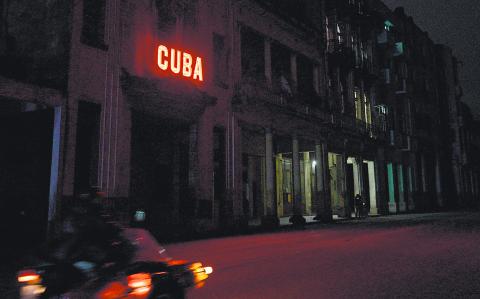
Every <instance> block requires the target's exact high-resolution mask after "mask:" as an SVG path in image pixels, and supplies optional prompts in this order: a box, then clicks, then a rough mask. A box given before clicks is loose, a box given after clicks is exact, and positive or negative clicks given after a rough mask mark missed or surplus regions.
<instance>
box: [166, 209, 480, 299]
mask: <svg viewBox="0 0 480 299" xmlns="http://www.w3.org/2000/svg"><path fill="white" fill-rule="evenodd" d="M479 245H480V215H479V214H472V213H470V214H462V213H444V214H441V213H440V214H417V215H397V216H388V217H377V218H372V219H364V220H360V221H348V222H343V223H336V224H332V225H311V226H307V228H306V229H305V230H302V231H293V230H292V231H283V232H278V233H267V234H257V235H250V236H240V237H230V238H221V239H211V240H202V241H195V242H187V243H181V244H170V245H168V246H167V250H168V251H169V252H170V255H171V256H172V257H174V258H186V259H190V260H200V261H202V262H204V264H208V265H211V266H213V268H214V273H213V275H212V276H211V277H210V278H209V279H208V281H207V284H206V286H205V287H203V288H201V289H195V290H192V291H191V292H190V294H189V295H190V297H191V298H347V297H348V298H394V297H396V298H480V256H479V249H478V248H479Z"/></svg>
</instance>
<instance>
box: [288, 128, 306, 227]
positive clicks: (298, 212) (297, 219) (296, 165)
mask: <svg viewBox="0 0 480 299" xmlns="http://www.w3.org/2000/svg"><path fill="white" fill-rule="evenodd" d="M292 164H293V216H292V217H290V222H291V223H293V224H294V225H296V224H303V223H305V218H303V216H302V215H303V211H302V189H301V188H302V187H301V180H300V152H299V146H298V138H297V137H296V136H294V137H293V138H292Z"/></svg>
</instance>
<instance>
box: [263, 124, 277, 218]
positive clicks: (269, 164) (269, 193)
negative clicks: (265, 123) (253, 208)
mask: <svg viewBox="0 0 480 299" xmlns="http://www.w3.org/2000/svg"><path fill="white" fill-rule="evenodd" d="M273 166H274V165H273V134H272V131H271V130H270V129H266V131H265V179H266V182H265V191H266V192H265V194H266V196H265V212H264V216H263V218H262V224H263V225H264V226H269V227H271V226H278V218H277V215H276V213H275V208H276V206H275V190H274V187H275V182H274V169H273Z"/></svg>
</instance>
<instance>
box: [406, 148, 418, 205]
mask: <svg viewBox="0 0 480 299" xmlns="http://www.w3.org/2000/svg"><path fill="white" fill-rule="evenodd" d="M417 173H418V172H417V159H416V156H415V153H411V154H410V171H409V174H408V180H409V185H410V186H409V188H410V190H409V191H410V192H409V196H408V210H409V211H413V210H415V195H416V193H417Z"/></svg>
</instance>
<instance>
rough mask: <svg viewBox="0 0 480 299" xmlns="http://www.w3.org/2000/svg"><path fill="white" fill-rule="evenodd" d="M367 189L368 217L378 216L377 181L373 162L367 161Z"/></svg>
mask: <svg viewBox="0 0 480 299" xmlns="http://www.w3.org/2000/svg"><path fill="white" fill-rule="evenodd" d="M367 165H368V188H369V193H370V198H369V200H370V211H369V214H370V215H378V208H377V191H376V190H377V179H376V173H375V162H373V161H368V163H367Z"/></svg>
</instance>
